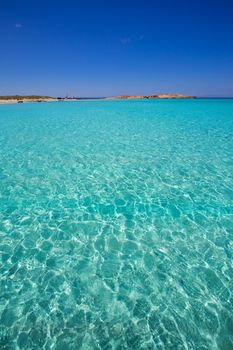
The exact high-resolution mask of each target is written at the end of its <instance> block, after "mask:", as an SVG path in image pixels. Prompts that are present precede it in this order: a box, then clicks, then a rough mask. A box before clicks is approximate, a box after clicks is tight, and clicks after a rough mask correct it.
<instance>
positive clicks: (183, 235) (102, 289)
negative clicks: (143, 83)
mask: <svg viewBox="0 0 233 350" xmlns="http://www.w3.org/2000/svg"><path fill="white" fill-rule="evenodd" d="M232 174H233V100H207V99H203V100H161V101H156V100H154V101H153V100H149V101H140V100H138V101H137V100H135V101H82V102H81V101H79V102H67V103H66V102H64V103H62V102H59V103H40V104H36V103H34V104H33V103H29V104H21V105H7V106H6V105H5V106H0V253H1V264H0V324H1V325H0V348H1V349H28V350H31V349H56V350H57V349H58V350H60V349H61V350H63V349H67V350H69V349H71V350H73V349H75V350H76V349H106V350H110V349H117V350H120V349H121V350H122V349H159V350H160V349H161V350H162V349H165V350H169V349H172V350H175V349H198V350H207V349H211V350H213V349H221V350H232V349H233V295H232V293H233V292H232V291H233V264H232V261H233V241H232V238H233V178H232Z"/></svg>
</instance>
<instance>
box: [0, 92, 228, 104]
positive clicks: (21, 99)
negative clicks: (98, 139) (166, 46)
mask: <svg viewBox="0 0 233 350" xmlns="http://www.w3.org/2000/svg"><path fill="white" fill-rule="evenodd" d="M147 99H157V100H159V99H160V100H162V99H170V100H172V99H223V100H227V99H233V97H208V96H207V97H197V96H185V95H180V94H160V95H140V96H136V95H122V96H112V97H73V98H67V97H64V98H63V97H50V96H34V95H33V96H18V95H16V96H0V105H7V104H16V103H29V102H33V103H36V102H59V101H60V102H63V101H65V102H67V101H69V102H70V101H91V100H92V101H95V100H96V101H97V100H102V101H107V100H121V101H122V100H147Z"/></svg>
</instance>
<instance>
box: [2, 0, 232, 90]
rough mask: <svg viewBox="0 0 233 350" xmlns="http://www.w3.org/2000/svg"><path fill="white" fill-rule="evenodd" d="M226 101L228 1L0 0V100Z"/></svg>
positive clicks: (229, 66) (229, 32)
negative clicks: (155, 96) (134, 97)
mask: <svg viewBox="0 0 233 350" xmlns="http://www.w3.org/2000/svg"><path fill="white" fill-rule="evenodd" d="M165 92H168V93H176V92H180V93H184V94H192V95H197V96H233V0H141V1H137V0H136V1H131V0H124V1H123V0H117V1H112V0H108V1H102V0H99V1H97V0H96V1H94V0H90V1H87V0H82V1H80V0H76V1H74V0H67V1H64V0H63V1H59V0H56V1H55V0H46V1H45V0H40V1H33V0H11V1H10V0H9V1H8V0H7V1H1V6H0V95H5V94H16V93H17V94H47V95H52V96H64V95H66V93H68V94H69V95H70V96H71V95H77V96H111V95H118V94H152V93H165Z"/></svg>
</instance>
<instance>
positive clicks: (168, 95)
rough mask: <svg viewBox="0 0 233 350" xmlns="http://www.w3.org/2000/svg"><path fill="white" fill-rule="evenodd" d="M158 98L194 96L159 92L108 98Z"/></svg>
mask: <svg viewBox="0 0 233 350" xmlns="http://www.w3.org/2000/svg"><path fill="white" fill-rule="evenodd" d="M159 98H195V96H186V95H182V94H159V95H132V96H131V95H121V96H114V97H111V98H110V99H118V100H133V99H159Z"/></svg>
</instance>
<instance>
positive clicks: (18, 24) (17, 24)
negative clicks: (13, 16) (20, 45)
mask: <svg viewBox="0 0 233 350" xmlns="http://www.w3.org/2000/svg"><path fill="white" fill-rule="evenodd" d="M22 26H23V25H22V24H21V23H15V28H17V29H20V28H22Z"/></svg>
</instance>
